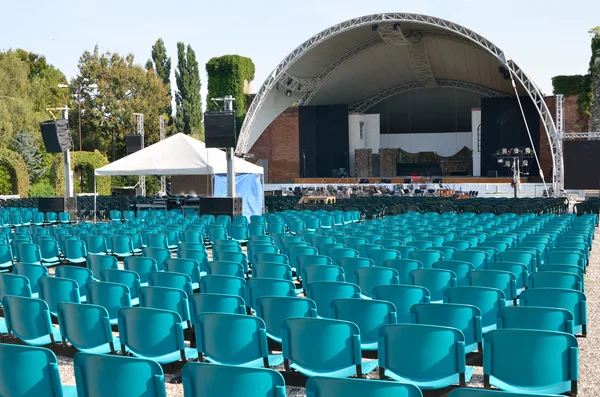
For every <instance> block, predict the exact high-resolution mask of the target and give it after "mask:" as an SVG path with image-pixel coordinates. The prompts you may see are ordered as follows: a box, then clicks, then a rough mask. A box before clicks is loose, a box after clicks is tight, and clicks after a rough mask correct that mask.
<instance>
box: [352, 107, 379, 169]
mask: <svg viewBox="0 0 600 397" xmlns="http://www.w3.org/2000/svg"><path fill="white" fill-rule="evenodd" d="M361 123H362V124H361ZM361 125H362V127H361ZM361 128H362V136H361ZM379 128H380V122H379V115H378V114H350V115H349V116H348V150H349V152H350V153H349V160H350V176H355V175H356V174H355V172H354V151H355V150H356V149H372V150H373V154H376V153H379V148H380V137H381V135H380V134H379Z"/></svg>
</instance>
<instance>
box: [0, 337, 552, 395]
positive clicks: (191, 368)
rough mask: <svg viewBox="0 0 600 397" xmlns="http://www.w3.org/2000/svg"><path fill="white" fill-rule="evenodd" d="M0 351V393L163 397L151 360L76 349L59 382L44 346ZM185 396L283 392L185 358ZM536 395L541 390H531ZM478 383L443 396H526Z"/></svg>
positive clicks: (373, 388) (362, 383)
mask: <svg viewBox="0 0 600 397" xmlns="http://www.w3.org/2000/svg"><path fill="white" fill-rule="evenodd" d="M0 354H1V355H2V357H5V358H6V359H7V360H10V361H11V362H12V363H17V364H16V365H14V366H10V367H7V368H6V370H3V371H0V379H1V380H2V381H1V382H0V394H1V395H2V396H4V397H23V396H30V395H31V396H36V397H61V396H64V397H69V396H79V397H98V396H112V397H131V396H139V397H165V396H166V390H165V379H164V373H163V370H162V368H161V367H160V366H159V365H158V364H157V363H156V362H154V361H152V360H145V359H141V358H135V357H119V356H105V355H94V354H87V353H79V354H77V355H76V356H75V358H74V360H73V368H74V373H75V383H76V386H75V387H74V386H64V385H62V384H61V380H60V374H59V373H58V371H57V370H56V369H55V368H56V367H57V366H58V360H57V358H56V356H55V355H54V353H52V351H50V350H47V349H44V348H36V347H26V346H10V345H4V344H0ZM182 383H183V395H184V396H185V397H209V396H214V395H220V396H227V397H285V396H286V387H285V381H284V379H283V377H282V376H281V374H279V373H278V372H277V371H274V370H270V369H260V368H244V367H236V366H227V365H215V364H207V363H188V364H186V365H185V366H184V368H183V371H182ZM373 395H377V396H378V397H400V396H401V397H422V395H423V394H422V392H421V391H420V390H419V388H417V387H416V386H413V385H410V384H400V383H391V382H380V381H373V380H365V379H339V378H329V377H323V376H315V377H312V378H310V379H309V380H308V382H307V384H306V396H307V397H353V396H373ZM536 395H537V396H539V397H544V395H540V394H536ZM527 396H532V395H528V394H522V393H518V394H516V393H503V392H497V391H491V390H481V389H455V390H453V391H452V392H450V395H449V397H527Z"/></svg>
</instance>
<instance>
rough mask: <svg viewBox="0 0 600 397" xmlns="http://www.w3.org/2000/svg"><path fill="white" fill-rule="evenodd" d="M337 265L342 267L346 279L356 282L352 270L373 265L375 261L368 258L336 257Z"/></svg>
mask: <svg viewBox="0 0 600 397" xmlns="http://www.w3.org/2000/svg"><path fill="white" fill-rule="evenodd" d="M334 263H337V264H338V266H340V267H341V268H342V269H344V275H345V277H346V281H348V282H352V283H356V275H355V274H354V271H355V270H356V269H358V268H361V267H371V266H375V262H374V261H373V259H370V258H359V257H347V258H338V259H337V261H336V262H334Z"/></svg>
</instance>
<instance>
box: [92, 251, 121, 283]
mask: <svg viewBox="0 0 600 397" xmlns="http://www.w3.org/2000/svg"><path fill="white" fill-rule="evenodd" d="M86 266H87V268H88V269H90V270H91V271H92V273H93V274H94V276H95V277H100V272H102V270H104V269H118V268H119V262H118V261H117V258H115V257H114V256H109V255H94V254H88V256H87V261H86Z"/></svg>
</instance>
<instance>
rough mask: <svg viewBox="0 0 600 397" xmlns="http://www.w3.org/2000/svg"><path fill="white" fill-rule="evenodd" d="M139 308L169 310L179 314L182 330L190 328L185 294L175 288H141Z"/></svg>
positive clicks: (188, 307) (188, 308)
mask: <svg viewBox="0 0 600 397" xmlns="http://www.w3.org/2000/svg"><path fill="white" fill-rule="evenodd" d="M140 307H149V308H153V309H163V310H170V311H172V312H175V313H177V314H179V316H180V317H181V321H182V325H183V329H187V328H190V327H191V326H192V323H191V317H190V305H189V301H188V296H187V294H186V293H185V292H184V291H182V290H180V289H176V288H168V287H141V288H140Z"/></svg>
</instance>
